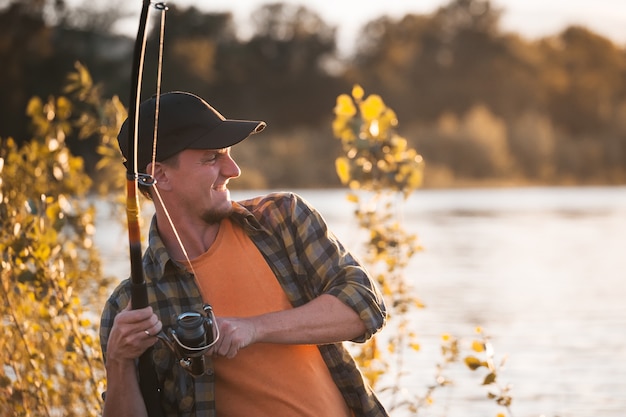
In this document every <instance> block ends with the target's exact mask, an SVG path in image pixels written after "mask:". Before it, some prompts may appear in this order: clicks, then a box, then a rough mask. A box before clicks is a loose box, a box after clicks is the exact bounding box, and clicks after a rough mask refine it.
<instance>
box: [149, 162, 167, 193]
mask: <svg viewBox="0 0 626 417" xmlns="http://www.w3.org/2000/svg"><path fill="white" fill-rule="evenodd" d="M153 166H154V179H155V180H156V186H157V187H159V189H160V190H164V191H167V190H169V189H170V188H171V184H170V182H169V179H168V177H167V166H166V165H164V164H162V163H161V162H158V161H157V162H154V165H153V163H152V162H150V163H149V164H148V166H147V167H146V172H148V173H152V167H153Z"/></svg>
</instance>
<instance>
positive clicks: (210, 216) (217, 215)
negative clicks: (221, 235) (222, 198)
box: [202, 210, 231, 224]
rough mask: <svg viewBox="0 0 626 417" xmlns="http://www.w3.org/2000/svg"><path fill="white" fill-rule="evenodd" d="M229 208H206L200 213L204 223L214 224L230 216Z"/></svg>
mask: <svg viewBox="0 0 626 417" xmlns="http://www.w3.org/2000/svg"><path fill="white" fill-rule="evenodd" d="M230 212H231V210H207V211H205V212H204V213H203V214H202V220H203V221H204V222H205V223H206V224H216V223H219V222H221V221H222V220H224V219H225V218H227V217H228V216H230Z"/></svg>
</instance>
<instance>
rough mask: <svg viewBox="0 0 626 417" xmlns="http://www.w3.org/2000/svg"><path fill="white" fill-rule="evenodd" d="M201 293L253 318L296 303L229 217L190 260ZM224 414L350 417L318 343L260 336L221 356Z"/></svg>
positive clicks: (225, 309)
mask: <svg viewBox="0 0 626 417" xmlns="http://www.w3.org/2000/svg"><path fill="white" fill-rule="evenodd" d="M191 264H192V266H193V269H194V271H195V273H196V276H197V277H198V284H199V286H200V292H201V293H202V296H203V298H204V300H205V301H206V302H207V303H209V304H211V306H212V307H213V311H214V312H215V314H216V315H217V316H223V317H250V316H255V315H260V314H264V313H270V312H273V311H280V310H286V309H290V308H292V306H291V304H290V303H289V300H288V299H287V296H286V295H285V292H284V291H283V289H282V288H281V286H280V284H279V283H278V281H277V279H276V276H275V275H274V273H273V272H272V270H271V269H270V267H269V266H268V265H267V262H266V261H265V259H264V258H263V256H262V255H261V253H260V252H259V250H258V249H257V248H256V246H255V245H254V243H253V242H252V241H251V240H250V238H249V237H248V236H247V235H246V234H245V232H244V231H243V230H242V229H241V228H240V227H238V226H236V225H233V224H232V222H231V221H230V220H229V219H226V220H223V221H222V222H221V223H220V229H219V232H218V235H217V237H216V240H215V242H214V243H213V245H211V247H210V248H209V250H208V251H207V252H206V253H204V254H203V255H201V256H199V257H198V258H196V259H194V260H192V261H191ZM213 364H214V367H215V376H216V383H215V400H216V409H217V410H216V411H217V415H218V416H220V417H230V416H238V417H250V416H255V417H264V416H266V417H275V416H281V417H289V416H294V417H295V416H297V417H305V416H311V417H319V416H333V417H342V416H346V417H349V416H351V415H352V413H351V412H350V410H349V409H348V407H347V405H346V403H345V401H344V399H343V397H342V395H341V393H340V391H339V389H338V388H337V386H336V384H335V383H334V381H333V379H332V377H331V375H330V372H329V370H328V368H327V366H326V364H325V362H324V360H323V359H322V356H321V354H320V352H319V350H318V348H317V346H315V345H287V344H269V343H257V344H254V345H251V346H248V347H246V348H244V349H242V350H240V351H239V352H238V354H237V356H236V357H234V358H233V359H228V358H224V357H216V358H214V360H213Z"/></svg>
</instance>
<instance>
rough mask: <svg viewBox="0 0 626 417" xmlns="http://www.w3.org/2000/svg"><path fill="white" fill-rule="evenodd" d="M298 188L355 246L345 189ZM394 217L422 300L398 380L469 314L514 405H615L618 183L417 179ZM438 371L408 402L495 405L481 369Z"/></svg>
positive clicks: (531, 409) (625, 372)
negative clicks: (423, 398) (483, 183)
mask: <svg viewBox="0 0 626 417" xmlns="http://www.w3.org/2000/svg"><path fill="white" fill-rule="evenodd" d="M257 193H258V192H254V191H246V192H233V198H235V199H238V198H243V197H247V196H250V195H255V194H257ZM298 193H299V194H301V195H302V196H304V197H305V198H306V199H307V200H308V201H310V202H311V203H312V204H313V205H314V206H316V207H317V208H318V209H319V210H320V211H321V212H322V214H323V215H324V217H325V218H326V219H327V221H328V223H329V225H330V226H331V228H332V229H333V230H334V231H335V232H336V234H337V235H338V236H339V238H340V239H342V240H343V241H344V242H345V243H346V244H347V246H349V247H351V248H353V249H354V250H355V252H356V253H357V254H358V253H359V251H360V250H361V241H360V240H359V238H358V236H359V233H355V231H356V222H355V220H354V219H353V217H352V212H353V209H354V207H353V206H352V204H351V203H349V202H348V201H346V199H345V195H346V192H345V190H331V191H328V190H324V191H321V190H301V191H298ZM402 217H403V224H404V227H405V228H406V229H407V230H408V231H410V232H411V233H416V234H417V235H418V236H419V240H420V243H421V244H422V246H423V247H424V250H423V251H422V252H420V253H418V254H417V255H415V256H414V257H413V259H412V261H411V263H410V265H409V266H408V268H407V270H406V275H407V277H408V279H409V280H410V282H411V283H412V285H413V286H414V288H415V293H416V295H417V296H418V297H419V298H420V299H421V300H422V301H423V302H424V303H425V304H426V308H424V309H421V310H418V311H416V312H415V313H414V314H413V316H412V323H411V326H412V330H414V331H415V332H416V333H417V338H418V342H419V343H420V346H421V350H420V351H419V352H418V353H416V354H413V355H411V356H410V357H408V359H407V360H408V363H407V364H406V365H405V371H407V376H406V377H405V378H404V379H403V381H402V384H403V385H405V386H406V389H407V391H408V392H409V393H415V394H418V395H421V394H423V392H424V391H425V389H426V387H427V386H428V385H429V384H431V383H432V382H433V378H434V375H435V364H436V363H437V362H440V361H441V355H440V353H439V349H440V348H439V346H440V343H441V335H442V334H444V333H449V334H452V335H454V336H455V337H458V338H459V339H460V340H461V345H462V346H464V345H465V344H469V343H470V342H471V340H472V339H473V338H474V337H475V335H474V333H473V330H474V328H475V327H476V326H480V327H481V328H483V330H484V332H485V333H486V334H488V335H489V337H490V340H491V343H492V345H493V347H494V349H495V358H496V359H497V360H499V359H501V358H503V357H507V362H506V366H505V368H504V369H502V370H500V372H499V375H498V378H499V383H501V384H503V385H504V384H510V385H511V386H512V391H511V396H512V397H513V403H512V406H511V412H512V415H513V416H515V417H530V416H534V417H539V416H545V417H557V416H558V417H596V416H602V417H623V416H626V279H625V278H626V187H597V188H596V187H591V188H522V189H478V190H477V189H472V190H421V191H419V192H417V193H415V194H414V195H413V196H412V197H411V198H410V199H409V200H408V201H407V202H406V203H405V205H404V208H403V213H402ZM144 229H145V228H144ZM98 230H99V232H97V243H98V244H99V245H100V247H101V251H102V256H103V258H104V259H105V261H106V265H107V267H106V272H107V273H110V274H116V275H120V276H122V277H123V276H126V275H127V271H128V266H127V263H128V261H127V255H126V249H125V247H124V245H120V244H119V242H120V239H122V240H123V239H124V238H125V235H124V234H123V233H121V231H120V229H117V228H115V227H106V228H102V227H99V228H98ZM446 375H447V376H448V377H450V378H451V379H452V380H453V381H454V384H453V385H452V386H451V387H447V388H442V389H437V390H435V392H434V395H433V400H434V402H433V404H432V405H431V406H429V407H427V408H423V409H421V410H420V413H419V415H420V416H433V417H443V416H445V417H484V416H495V415H496V414H497V413H498V412H505V410H503V409H502V408H501V407H499V406H497V405H496V404H495V403H494V402H493V401H492V400H488V399H486V393H487V388H485V387H482V386H481V385H480V383H481V382H482V378H483V377H484V373H481V371H480V370H478V371H476V372H470V371H469V370H468V369H467V368H466V367H465V366H464V365H458V366H453V367H450V368H449V369H447V371H446ZM382 398H383V402H385V400H386V397H385V394H384V393H383V394H382ZM393 415H394V416H405V415H406V416H408V415H410V414H408V413H406V412H397V413H394V414H393Z"/></svg>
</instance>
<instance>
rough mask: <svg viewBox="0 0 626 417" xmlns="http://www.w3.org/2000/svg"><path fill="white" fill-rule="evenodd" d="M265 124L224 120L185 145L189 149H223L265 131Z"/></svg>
mask: <svg viewBox="0 0 626 417" xmlns="http://www.w3.org/2000/svg"><path fill="white" fill-rule="evenodd" d="M265 126H266V125H265V122H259V121H253V120H232V119H225V120H223V121H222V123H220V124H219V126H217V127H216V128H215V129H212V130H211V131H209V132H207V133H205V134H204V135H202V136H200V137H198V138H197V139H195V140H194V141H192V142H191V143H190V144H188V145H187V148H189V149H224V148H228V147H230V146H233V145H235V144H237V143H239V142H241V141H242V140H244V139H246V138H247V137H248V136H250V135H253V134H255V133H259V132H261V131H262V130H263V129H265Z"/></svg>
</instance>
